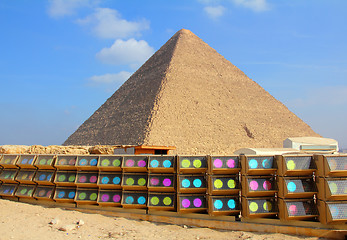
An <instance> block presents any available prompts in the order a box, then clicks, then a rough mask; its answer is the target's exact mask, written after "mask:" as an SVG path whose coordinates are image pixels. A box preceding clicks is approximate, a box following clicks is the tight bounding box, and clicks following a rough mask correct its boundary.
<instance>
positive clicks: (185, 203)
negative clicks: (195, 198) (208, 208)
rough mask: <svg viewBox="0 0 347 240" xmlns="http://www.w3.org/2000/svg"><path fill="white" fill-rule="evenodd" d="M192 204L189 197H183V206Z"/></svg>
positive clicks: (186, 206)
mask: <svg viewBox="0 0 347 240" xmlns="http://www.w3.org/2000/svg"><path fill="white" fill-rule="evenodd" d="M189 206H190V201H189V199H183V200H182V207H184V208H188V207H189Z"/></svg>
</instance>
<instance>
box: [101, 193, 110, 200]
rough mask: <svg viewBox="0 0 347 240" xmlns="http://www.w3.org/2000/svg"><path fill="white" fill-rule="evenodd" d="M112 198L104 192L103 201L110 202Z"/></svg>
mask: <svg viewBox="0 0 347 240" xmlns="http://www.w3.org/2000/svg"><path fill="white" fill-rule="evenodd" d="M108 200H110V196H109V195H108V194H102V195H101V201H102V202H108Z"/></svg>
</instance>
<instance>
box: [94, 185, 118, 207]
mask: <svg viewBox="0 0 347 240" xmlns="http://www.w3.org/2000/svg"><path fill="white" fill-rule="evenodd" d="M121 200H122V191H121V190H109V189H107V190H104V189H99V197H98V201H97V203H98V204H99V205H100V206H107V207H114V206H120V205H121Z"/></svg>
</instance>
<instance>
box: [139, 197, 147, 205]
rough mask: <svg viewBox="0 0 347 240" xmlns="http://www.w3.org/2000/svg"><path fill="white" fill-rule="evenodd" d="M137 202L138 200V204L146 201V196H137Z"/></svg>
mask: <svg viewBox="0 0 347 240" xmlns="http://www.w3.org/2000/svg"><path fill="white" fill-rule="evenodd" d="M137 202H138V204H141V205H143V204H145V203H146V198H145V197H143V196H141V197H139V198H138V199H137Z"/></svg>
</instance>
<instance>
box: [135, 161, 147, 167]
mask: <svg viewBox="0 0 347 240" xmlns="http://www.w3.org/2000/svg"><path fill="white" fill-rule="evenodd" d="M137 166H139V167H146V161H144V160H140V161H138V163H137Z"/></svg>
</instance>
